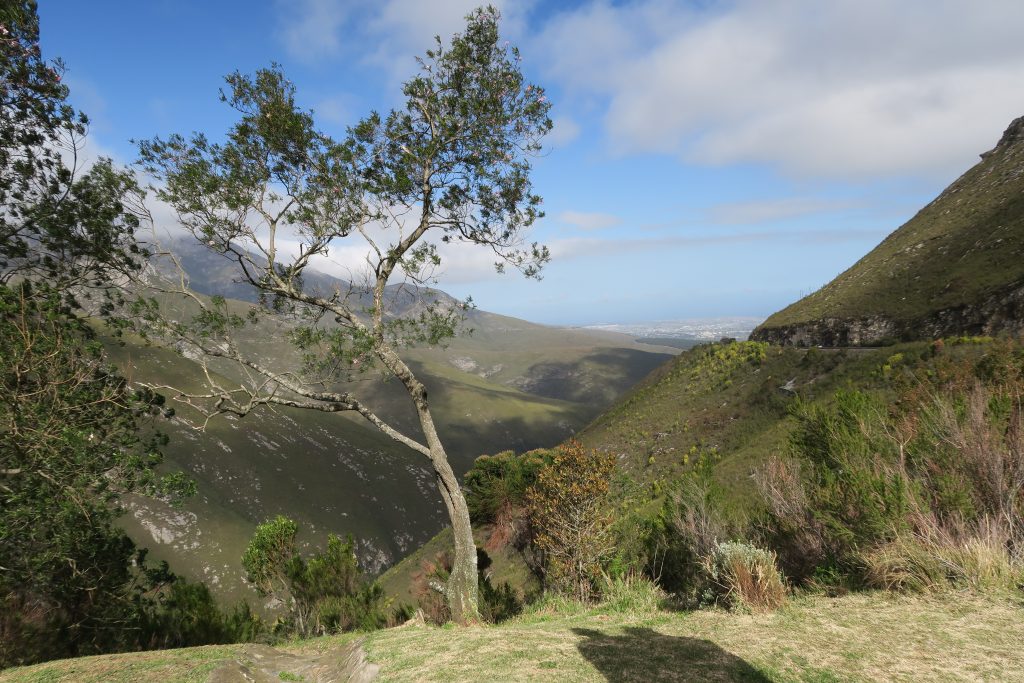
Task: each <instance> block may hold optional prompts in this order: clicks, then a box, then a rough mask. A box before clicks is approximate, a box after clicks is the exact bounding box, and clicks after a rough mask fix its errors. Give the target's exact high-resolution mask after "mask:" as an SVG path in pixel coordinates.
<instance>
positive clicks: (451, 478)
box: [375, 321, 480, 625]
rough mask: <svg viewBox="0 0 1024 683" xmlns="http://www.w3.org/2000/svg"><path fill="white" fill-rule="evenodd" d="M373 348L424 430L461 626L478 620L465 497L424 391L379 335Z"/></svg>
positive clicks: (450, 589) (452, 604) (449, 592)
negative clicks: (449, 545) (448, 538)
mask: <svg viewBox="0 0 1024 683" xmlns="http://www.w3.org/2000/svg"><path fill="white" fill-rule="evenodd" d="M378 322H379V321H378ZM379 329H380V327H379V325H378V330H379ZM375 346H376V347H375V351H376V354H377V357H378V358H379V359H380V360H381V361H382V362H383V363H384V365H385V367H387V368H388V370H389V371H390V372H391V373H392V374H393V375H394V376H395V377H397V378H398V380H399V381H400V382H401V383H402V385H403V386H404V387H405V389H406V391H407V392H408V393H409V397H410V398H411V399H412V402H413V405H414V406H415V407H416V415H417V417H418V418H419V422H420V429H422V430H423V437H424V440H425V441H426V451H427V452H426V453H425V455H427V457H428V458H430V464H431V465H432V466H433V468H434V476H436V477H437V488H438V490H439V491H440V493H441V498H442V499H443V500H444V505H445V509H446V510H447V511H448V520H449V521H450V522H451V527H452V535H453V537H454V539H455V556H454V557H453V558H452V571H451V574H450V575H449V577H448V585H447V586H445V598H446V599H447V601H448V608H449V610H450V611H451V614H452V621H454V622H455V623H456V624H462V625H465V624H469V623H473V622H476V621H479V620H480V610H479V603H478V592H479V590H478V589H479V587H478V578H477V562H476V542H475V541H474V540H473V526H472V524H471V522H470V519H469V507H468V506H467V505H466V497H465V496H464V495H463V494H462V488H461V487H460V486H459V480H458V478H457V477H456V476H455V472H454V471H453V470H452V466H451V464H449V462H448V455H447V453H446V452H445V450H444V445H443V444H442V443H441V439H440V438H439V437H438V435H437V428H436V427H435V426H434V418H433V416H432V415H431V413H430V404H429V403H428V402H427V389H426V387H425V386H423V383H422V382H420V381H419V379H417V378H416V376H415V375H414V374H413V372H412V369H411V368H410V367H409V366H408V365H407V364H406V363H405V362H404V361H403V360H402V359H401V358H400V357H399V356H398V354H397V353H395V351H394V349H392V348H391V347H390V345H389V344H387V342H385V341H384V338H383V336H382V335H380V333H379V332H378V336H377V339H376V345H375ZM421 452H422V451H421Z"/></svg>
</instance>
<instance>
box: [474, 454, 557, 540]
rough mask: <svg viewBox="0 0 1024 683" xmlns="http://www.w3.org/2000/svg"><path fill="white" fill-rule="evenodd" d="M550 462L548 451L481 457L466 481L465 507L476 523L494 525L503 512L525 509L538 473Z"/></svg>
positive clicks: (476, 461) (475, 462)
mask: <svg viewBox="0 0 1024 683" xmlns="http://www.w3.org/2000/svg"><path fill="white" fill-rule="evenodd" d="M549 462H551V456H550V452H549V451H545V450H539V449H538V450H534V451H529V452H527V453H523V454H522V455H516V454H515V452H514V451H503V452H501V453H498V454H496V455H481V456H480V457H478V458H477V459H476V460H475V461H473V467H471V468H470V470H469V471H468V472H466V476H465V477H464V478H463V481H464V484H465V493H466V505H467V506H468V507H469V515H470V518H472V520H473V523H474V524H491V523H494V522H496V521H498V520H499V517H500V516H501V513H502V511H503V510H505V509H507V508H510V507H512V508H515V507H522V506H523V504H524V503H525V501H526V492H527V490H528V489H529V488H530V487H531V486H533V484H534V482H536V481H537V473H538V472H540V470H541V468H542V467H544V465H546V464H548V463H549Z"/></svg>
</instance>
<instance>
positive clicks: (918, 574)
mask: <svg viewBox="0 0 1024 683" xmlns="http://www.w3.org/2000/svg"><path fill="white" fill-rule="evenodd" d="M914 526H915V527H916V531H915V532H914V533H904V534H901V535H899V536H897V537H896V539H895V540H893V541H891V542H889V543H886V544H884V545H882V546H880V547H878V548H875V549H873V550H871V551H869V552H867V553H865V554H864V555H863V558H862V559H863V562H864V566H865V568H866V578H867V580H868V582H869V584H870V585H873V586H875V587H877V588H886V589H889V590H910V591H915V592H941V591H946V590H949V589H950V588H969V589H972V590H977V591H996V592H999V591H1002V592H1011V591H1013V590H1015V589H1016V588H1017V587H1019V586H1021V585H1024V558H1022V557H1019V556H1018V555H1016V554H1015V553H1014V552H1013V551H1012V550H1011V548H1013V547H1014V544H1013V543H1012V540H1013V539H1012V537H1011V530H1010V529H1009V528H1007V526H1006V525H1005V524H1004V523H1002V522H1001V521H1000V520H999V519H993V518H989V517H985V518H982V519H981V520H979V521H978V522H977V523H975V524H972V525H963V524H959V525H958V524H952V523H945V524H940V523H938V522H937V521H935V520H933V519H930V518H923V519H921V520H918V522H917V523H916V524H915V525H914Z"/></svg>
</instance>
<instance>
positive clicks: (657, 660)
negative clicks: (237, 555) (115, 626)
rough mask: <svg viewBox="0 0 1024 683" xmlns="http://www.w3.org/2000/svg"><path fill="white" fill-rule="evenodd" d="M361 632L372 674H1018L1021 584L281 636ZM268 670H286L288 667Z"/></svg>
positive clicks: (208, 664)
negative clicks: (754, 606)
mask: <svg viewBox="0 0 1024 683" xmlns="http://www.w3.org/2000/svg"><path fill="white" fill-rule="evenodd" d="M353 638H361V639H363V645H364V647H365V649H366V652H367V656H368V658H369V660H370V661H372V662H375V663H377V664H378V665H379V666H380V675H379V677H378V679H377V680H379V681H381V682H382V683H383V682H385V681H484V680H494V681H538V680H558V681H604V680H606V681H637V682H638V683H639V682H643V681H754V682H760V681H792V682H796V681H808V682H820V683H826V682H831V681H1024V652H1022V647H1021V645H1022V644H1024V605H1022V603H1021V599H1020V596H1019V595H1018V596H1016V597H994V596H979V595H974V594H969V593H958V594H948V595H943V596H939V597H929V598H925V597H908V596H899V595H894V594H889V593H865V594H852V595H847V596H844V597H840V598H827V597H823V596H820V595H812V596H803V597H797V598H795V599H793V600H792V601H791V602H790V603H789V604H788V605H787V606H786V607H784V608H783V609H781V610H779V611H778V612H775V613H772V614H760V615H745V614H734V613H729V612H724V611H719V610H708V611H697V612H674V611H671V610H666V609H664V608H647V609H645V608H643V607H639V606H636V605H629V606H626V607H620V606H616V605H615V604H608V605H605V606H603V607H597V608H590V609H584V608H581V607H577V608H575V609H572V608H567V607H566V606H562V607H561V608H560V609H551V608H549V609H547V610H545V609H540V610H535V611H534V612H532V613H530V614H528V615H526V616H523V617H521V618H519V619H517V620H515V621H512V622H508V623H506V624H503V625H500V626H491V627H472V628H466V629H458V628H451V627H446V628H437V627H429V626H404V627H399V628H395V629H390V630H385V631H377V632H374V633H369V634H362V635H357V634H346V635H344V636H336V637H326V638H319V639H314V640H308V641H302V642H295V643H290V644H287V645H282V646H280V648H279V649H281V650H284V651H287V652H290V653H294V654H305V655H309V656H312V655H315V654H318V653H322V652H325V651H327V650H329V649H331V648H334V647H336V646H337V645H338V644H339V643H341V642H348V641H351V640H352V639H353ZM243 649H244V646H241V645H234V646H210V647H202V648H189V649H183V650H171V651H165V652H146V653H134V654H123V655H106V656H101V657H88V658H82V659H76V660H63V661H57V662H50V663H46V664H40V665H36V666H33V667H26V668H23V669H14V670H9V671H7V672H3V673H0V681H3V682H4V683H43V682H46V683H57V682H58V681H59V682H68V683H71V682H72V681H73V682H76V683H100V682H103V683H107V682H109V683H121V682H127V681H143V680H159V681H162V682H166V683H171V682H173V681H189V682H193V683H200V682H203V681H206V680H207V678H208V676H209V674H210V672H211V671H213V669H215V668H216V666H217V664H218V662H219V661H222V660H230V659H235V658H238V657H244V654H242V653H243ZM279 675H280V679H281V680H296V679H297V677H294V676H292V675H291V674H290V673H289V672H287V671H282V672H280V674H279Z"/></svg>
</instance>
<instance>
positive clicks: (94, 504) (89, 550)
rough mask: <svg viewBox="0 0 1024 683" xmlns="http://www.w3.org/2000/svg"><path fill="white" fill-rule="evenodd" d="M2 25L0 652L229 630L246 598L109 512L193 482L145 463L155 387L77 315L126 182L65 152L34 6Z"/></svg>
mask: <svg viewBox="0 0 1024 683" xmlns="http://www.w3.org/2000/svg"><path fill="white" fill-rule="evenodd" d="M0 27H2V29H3V30H2V32H0V34H2V35H0V79H2V81H3V88H2V98H0V110H2V116H0V201H2V206H3V209H2V211H0V666H7V665H10V664H15V663H25V662H32V661H37V660H40V659H47V658H53V657H61V656H75V655H83V654H92V653H97V652H106V651H111V650H119V649H137V648H143V647H175V646H182V645H189V644H196V643H205V642H226V641H234V640H236V639H237V638H239V637H242V636H243V632H245V630H246V628H247V623H248V614H247V612H246V611H245V610H241V611H238V612H236V613H235V614H233V615H226V614H224V613H223V612H221V611H220V610H219V608H218V607H217V605H216V603H215V602H214V601H213V598H212V596H211V595H210V593H209V591H207V590H206V587H205V586H203V585H199V584H188V583H185V582H183V581H179V580H176V577H175V576H174V575H173V574H171V573H170V572H169V570H168V568H167V566H166V565H161V566H157V567H154V566H152V565H148V564H147V563H146V561H145V560H146V553H145V551H143V550H138V549H137V548H136V547H135V545H134V544H133V543H132V541H131V540H130V539H129V538H128V537H127V536H126V535H125V533H124V532H123V531H122V530H120V529H119V528H118V527H117V526H115V521H116V518H117V517H118V516H119V515H120V513H121V512H122V507H121V505H122V503H123V502H124V500H125V499H126V497H127V496H128V495H130V494H132V493H135V494H139V495H148V496H159V497H161V498H164V499H166V500H169V501H175V500H178V499H180V498H181V497H182V496H183V495H187V494H188V493H189V492H190V489H191V483H190V482H189V481H188V480H187V479H186V478H184V477H182V476H181V475H180V474H179V473H172V474H169V475H167V476H161V475H160V474H159V473H158V472H157V468H158V467H159V466H160V465H161V462H162V455H161V453H160V451H159V447H160V445H161V443H162V441H163V439H162V438H161V436H160V435H159V434H158V433H154V432H152V431H151V430H146V429H144V424H145V423H146V422H148V418H150V417H151V416H152V415H153V414H155V413H157V412H159V410H160V409H159V405H160V403H161V400H160V398H159V397H157V396H155V395H154V394H152V393H151V392H144V391H134V390H132V389H131V387H130V386H129V382H128V381H127V380H126V379H125V378H124V377H123V376H121V375H119V374H118V373H117V371H116V370H115V369H114V368H113V367H112V366H111V365H110V364H109V362H108V360H107V359H106V357H105V356H104V354H103V351H102V346H101V344H100V342H99V341H98V339H97V338H96V335H95V334H94V332H93V329H92V328H91V327H90V326H89V325H88V324H87V322H86V321H85V320H84V319H83V308H82V307H83V306H84V305H89V306H90V309H91V310H92V311H98V312H99V313H100V314H107V313H109V312H110V310H111V308H110V307H111V306H112V305H113V304H115V303H116V302H117V301H118V292H117V291H116V290H114V288H113V287H112V286H111V285H110V281H111V279H112V278H113V277H115V276H118V275H123V274H124V273H125V272H126V271H132V270H134V269H137V268H138V267H139V263H138V258H137V257H138V256H139V255H140V253H139V249H138V247H137V245H136V243H135V239H134V235H133V232H134V229H135V228H136V227H137V226H138V223H139V221H138V218H137V216H136V215H135V214H134V213H133V212H132V211H131V208H130V207H131V206H132V205H133V204H134V203H135V202H137V200H138V198H139V196H140V192H139V189H138V187H137V186H136V185H135V182H134V179H133V177H132V175H131V174H129V173H126V172H123V171H117V170H115V169H114V168H113V166H112V164H111V163H110V161H109V160H101V161H99V162H97V163H96V164H94V165H93V166H92V167H90V168H89V169H88V170H83V169H81V168H77V167H73V166H68V165H67V163H66V161H65V158H71V159H73V158H74V156H73V152H75V151H76V150H77V149H78V147H79V146H80V145H81V136H82V135H83V134H84V130H85V123H86V118H85V117H84V115H81V114H79V113H77V112H75V111H74V110H73V108H72V107H70V106H69V105H68V104H67V103H66V101H65V100H66V97H67V94H68V91H67V88H66V87H65V86H64V85H62V84H61V82H60V76H61V74H60V71H61V70H62V66H61V65H60V64H59V63H57V64H54V65H51V64H48V63H47V62H45V61H44V60H43V59H42V57H41V55H40V53H39V47H38V31H39V25H38V18H37V16H36V6H35V3H32V2H20V3H5V4H4V5H3V6H2V7H0ZM64 154H69V157H65V156H64Z"/></svg>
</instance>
